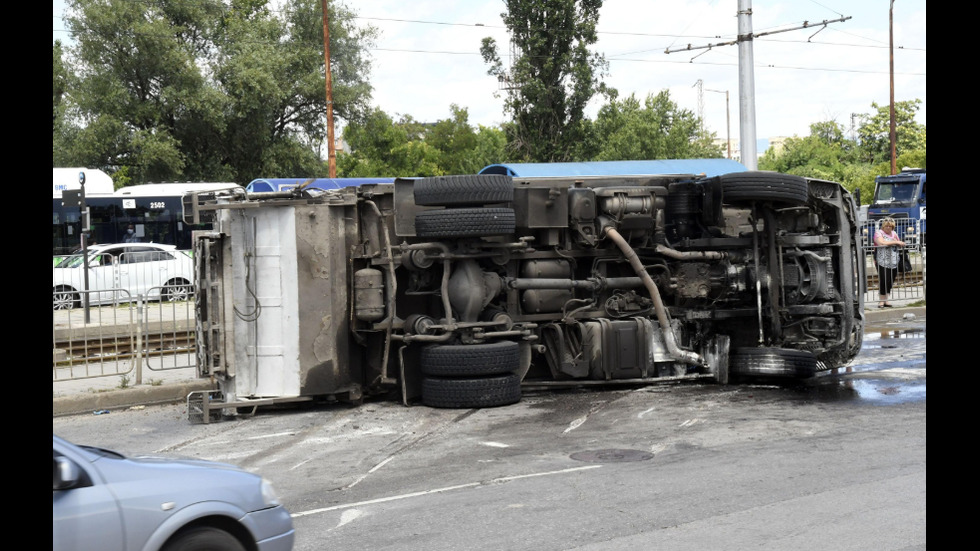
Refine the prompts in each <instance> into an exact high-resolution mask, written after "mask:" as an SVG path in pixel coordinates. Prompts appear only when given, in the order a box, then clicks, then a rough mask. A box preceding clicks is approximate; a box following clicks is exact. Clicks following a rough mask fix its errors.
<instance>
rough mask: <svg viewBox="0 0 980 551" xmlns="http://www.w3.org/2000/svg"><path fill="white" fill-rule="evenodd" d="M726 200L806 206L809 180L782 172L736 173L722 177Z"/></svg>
mask: <svg viewBox="0 0 980 551" xmlns="http://www.w3.org/2000/svg"><path fill="white" fill-rule="evenodd" d="M718 179H719V180H720V181H721V189H722V202H724V203H728V204H731V205H742V204H746V203H751V202H753V201H763V202H770V203H781V204H785V205H805V204H806V202H807V199H808V198H809V186H808V184H807V183H806V179H804V178H802V177H800V176H794V175H792V174H782V173H779V172H763V171H757V170H751V171H748V172H732V173H729V174H722V175H721V176H718Z"/></svg>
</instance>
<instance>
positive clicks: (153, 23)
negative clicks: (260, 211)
mask: <svg viewBox="0 0 980 551" xmlns="http://www.w3.org/2000/svg"><path fill="white" fill-rule="evenodd" d="M270 6H275V7H276V10H275V11H273V10H272V9H270ZM68 7H69V9H70V16H69V17H68V18H66V22H67V24H68V29H69V30H70V31H71V33H72V36H73V38H74V45H73V46H71V47H70V48H68V51H67V52H65V55H63V56H59V57H60V58H61V59H62V60H64V65H65V67H66V69H67V72H68V73H69V74H70V77H73V78H75V79H77V80H74V81H73V80H72V78H68V79H67V80H68V81H69V82H72V86H71V87H70V88H69V89H68V91H67V93H66V94H64V95H63V98H64V102H65V105H66V106H65V108H64V110H63V111H64V113H65V116H64V118H63V124H61V125H59V124H58V120H57V117H56V121H55V122H56V124H55V140H54V143H55V155H54V158H55V162H56V166H57V165H58V164H61V165H62V166H64V165H68V166H71V165H73V164H77V165H83V166H96V167H99V168H102V169H103V170H106V171H107V172H109V173H112V174H115V173H119V174H120V175H125V176H126V177H128V178H132V180H133V181H134V182H147V181H175V180H190V181H209V180H210V181H237V182H239V183H247V182H248V181H250V180H252V179H253V178H255V177H259V176H267V177H275V176H300V175H303V176H305V175H316V174H320V173H322V172H323V170H324V169H323V165H324V163H323V162H322V161H321V157H322V155H320V151H321V149H322V147H323V143H324V139H325V136H326V120H325V113H326V97H325V88H326V87H325V75H324V62H323V26H322V22H323V19H322V15H321V3H320V2H319V0H286V2H284V3H282V4H278V3H277V4H272V3H271V2H270V1H268V0H232V1H231V2H230V3H226V2H224V1H222V0H198V1H196V2H187V1H186V0H158V1H156V2H153V3H143V2H131V1H128V0H68ZM329 9H330V10H331V11H330V16H331V17H330V38H331V52H330V53H331V69H332V71H331V76H332V79H331V80H332V84H333V99H334V112H335V114H337V115H338V117H339V118H345V117H351V118H357V117H359V116H362V113H363V112H365V111H366V106H367V102H368V101H369V100H370V86H369V85H368V84H367V72H368V70H369V68H370V65H369V64H368V63H367V62H366V61H365V57H364V52H365V49H366V48H369V47H370V46H371V44H372V42H371V41H372V40H373V38H374V36H376V31H375V30H374V29H373V28H370V27H368V28H365V29H357V28H355V27H354V25H353V20H354V15H353V13H352V12H351V11H349V10H348V9H347V8H346V7H345V6H343V5H341V4H339V2H336V1H335V2H331V3H330V6H329ZM55 55H58V54H57V52H56V54H55ZM56 70H57V69H56ZM56 79H57V75H56ZM69 115H70V116H69Z"/></svg>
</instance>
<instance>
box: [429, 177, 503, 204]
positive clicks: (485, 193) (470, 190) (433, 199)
mask: <svg viewBox="0 0 980 551" xmlns="http://www.w3.org/2000/svg"><path fill="white" fill-rule="evenodd" d="M413 192H414V194H415V204H416V205H425V206H444V207H450V206H477V205H485V204H487V203H506V202H509V201H513V200H514V182H513V180H512V179H511V177H510V176H505V175H503V174H461V175H457V176H439V177H435V178H421V179H419V180H416V181H415V184H414V186H413Z"/></svg>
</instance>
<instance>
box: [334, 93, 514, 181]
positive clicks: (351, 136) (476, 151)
mask: <svg viewBox="0 0 980 551" xmlns="http://www.w3.org/2000/svg"><path fill="white" fill-rule="evenodd" d="M450 110H451V112H452V116H451V117H450V118H448V119H442V120H439V121H437V122H436V123H434V124H422V123H419V122H418V121H415V120H414V119H412V117H410V116H407V115H405V116H402V117H401V118H400V119H399V120H398V121H395V120H393V119H392V118H391V117H389V116H388V115H387V114H386V113H384V112H383V111H381V110H380V109H375V110H373V111H372V112H371V113H370V115H369V116H368V117H367V119H366V120H365V121H364V122H363V123H361V124H350V125H348V126H346V127H345V128H344V132H343V135H344V141H345V142H346V143H347V145H348V146H349V147H350V149H351V152H350V153H343V152H341V153H338V155H337V174H338V176H341V177H347V178H353V177H397V176H403V177H412V176H442V175H446V174H475V173H477V172H479V170H480V169H482V168H483V167H484V166H486V165H488V164H493V163H498V162H501V159H502V155H503V152H504V146H505V138H504V133H503V131H502V130H500V129H492V128H486V127H479V129H478V130H475V129H474V128H473V127H471V126H470V125H469V113H468V111H467V110H466V109H461V108H460V107H458V106H456V105H451V106H450Z"/></svg>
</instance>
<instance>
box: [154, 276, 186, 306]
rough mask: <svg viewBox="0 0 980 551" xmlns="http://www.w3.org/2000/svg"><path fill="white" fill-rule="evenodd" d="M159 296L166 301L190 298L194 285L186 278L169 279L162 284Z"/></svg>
mask: <svg viewBox="0 0 980 551" xmlns="http://www.w3.org/2000/svg"><path fill="white" fill-rule="evenodd" d="M160 296H161V297H162V298H163V300H165V301H167V302H177V301H181V300H190V299H191V298H192V297H193V296H194V287H193V286H192V285H191V283H190V282H189V281H187V280H186V279H171V280H170V281H168V282H167V284H166V285H164V286H163V290H162V291H161V292H160Z"/></svg>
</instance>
